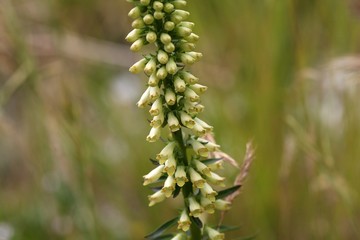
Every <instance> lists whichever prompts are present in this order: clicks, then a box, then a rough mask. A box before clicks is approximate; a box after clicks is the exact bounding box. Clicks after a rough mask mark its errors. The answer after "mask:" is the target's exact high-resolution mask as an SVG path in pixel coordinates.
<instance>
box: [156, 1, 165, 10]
mask: <svg viewBox="0 0 360 240" xmlns="http://www.w3.org/2000/svg"><path fill="white" fill-rule="evenodd" d="M163 8H164V4H163V3H162V2H159V1H155V2H154V3H153V9H154V10H155V11H161V10H163Z"/></svg>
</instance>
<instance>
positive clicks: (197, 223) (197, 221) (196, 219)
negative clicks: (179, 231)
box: [190, 216, 203, 229]
mask: <svg viewBox="0 0 360 240" xmlns="http://www.w3.org/2000/svg"><path fill="white" fill-rule="evenodd" d="M190 220H191V222H192V223H194V224H195V225H196V226H197V227H198V228H200V229H201V228H202V227H203V223H202V222H201V220H200V218H196V217H193V216H191V217H190Z"/></svg>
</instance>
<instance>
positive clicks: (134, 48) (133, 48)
mask: <svg viewBox="0 0 360 240" xmlns="http://www.w3.org/2000/svg"><path fill="white" fill-rule="evenodd" d="M143 46H144V39H142V38H139V39H138V40H136V41H135V42H134V43H133V44H131V46H130V50H131V51H134V52H138V51H140V50H141V48H142V47H143Z"/></svg>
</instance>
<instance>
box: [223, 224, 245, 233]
mask: <svg viewBox="0 0 360 240" xmlns="http://www.w3.org/2000/svg"><path fill="white" fill-rule="evenodd" d="M218 229H219V231H220V232H230V231H234V230H239V229H240V226H226V225H221V226H220V227H218Z"/></svg>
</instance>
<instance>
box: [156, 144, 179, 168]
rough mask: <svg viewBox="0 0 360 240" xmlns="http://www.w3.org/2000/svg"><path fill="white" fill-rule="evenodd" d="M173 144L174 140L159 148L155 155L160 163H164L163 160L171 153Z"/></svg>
mask: <svg viewBox="0 0 360 240" xmlns="http://www.w3.org/2000/svg"><path fill="white" fill-rule="evenodd" d="M175 146H176V142H170V143H168V144H167V145H166V146H165V147H164V148H163V150H161V152H160V153H159V154H158V155H157V156H156V159H157V160H158V161H159V163H160V164H164V163H165V161H166V160H167V159H168V158H169V157H170V156H172V155H173V152H174V149H175Z"/></svg>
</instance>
